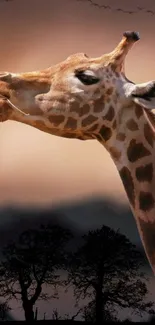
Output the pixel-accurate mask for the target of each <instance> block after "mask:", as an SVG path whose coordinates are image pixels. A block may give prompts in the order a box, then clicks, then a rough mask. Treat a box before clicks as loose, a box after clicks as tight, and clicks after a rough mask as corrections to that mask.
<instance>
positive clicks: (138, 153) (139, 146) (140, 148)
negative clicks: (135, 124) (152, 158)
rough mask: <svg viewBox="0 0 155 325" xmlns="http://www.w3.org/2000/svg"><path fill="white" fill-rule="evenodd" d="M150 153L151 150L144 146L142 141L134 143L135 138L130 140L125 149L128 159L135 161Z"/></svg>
mask: <svg viewBox="0 0 155 325" xmlns="http://www.w3.org/2000/svg"><path fill="white" fill-rule="evenodd" d="M149 155H151V152H150V151H149V150H148V149H147V148H145V147H144V145H143V143H140V142H139V143H136V140H135V139H132V140H131V141H130V144H129V147H128V149H127V156H128V159H129V161H131V162H135V161H137V160H138V159H141V158H143V157H146V156H149Z"/></svg>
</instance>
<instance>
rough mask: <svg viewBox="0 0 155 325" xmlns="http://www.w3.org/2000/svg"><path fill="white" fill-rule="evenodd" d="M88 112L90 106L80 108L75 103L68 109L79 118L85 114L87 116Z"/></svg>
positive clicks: (85, 105)
mask: <svg viewBox="0 0 155 325" xmlns="http://www.w3.org/2000/svg"><path fill="white" fill-rule="evenodd" d="M89 111H90V106H89V105H88V104H84V105H83V106H81V107H80V105H79V104H78V103H77V102H75V103H73V104H72V106H71V109H70V112H71V113H73V112H75V113H77V114H78V115H79V116H80V117H81V116H83V115H85V114H88V113H89Z"/></svg>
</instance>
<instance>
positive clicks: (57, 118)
mask: <svg viewBox="0 0 155 325" xmlns="http://www.w3.org/2000/svg"><path fill="white" fill-rule="evenodd" d="M48 119H49V121H50V122H51V123H54V124H57V125H59V124H60V123H62V122H63V121H64V119H65V117H64V116H63V115H52V116H49V117H48Z"/></svg>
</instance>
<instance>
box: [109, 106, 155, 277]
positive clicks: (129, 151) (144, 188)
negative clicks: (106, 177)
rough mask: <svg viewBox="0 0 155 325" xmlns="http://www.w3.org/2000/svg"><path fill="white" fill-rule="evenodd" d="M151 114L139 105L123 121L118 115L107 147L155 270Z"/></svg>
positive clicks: (154, 152) (154, 135)
mask: <svg viewBox="0 0 155 325" xmlns="http://www.w3.org/2000/svg"><path fill="white" fill-rule="evenodd" d="M131 109H132V113H131ZM133 114H134V115H133ZM151 114H152V113H147V112H145V111H144V110H143V109H142V108H141V107H138V106H135V107H132V108H129V114H126V113H124V115H123V114H122V115H121V118H122V119H123V123H121V124H119V123H120V122H121V121H119V116H117V122H116V124H117V123H118V126H117V125H116V130H114V131H113V136H112V138H111V139H110V140H109V142H108V144H107V146H108V151H109V153H110V155H111V157H112V159H113V161H114V163H115V165H116V167H117V169H118V172H119V174H120V177H121V180H122V183H123V185H124V188H125V191H126V193H127V196H128V199H129V202H130V206H131V210H132V212H133V214H134V217H135V219H136V223H137V227H138V230H139V233H140V236H141V239H142V242H143V245H144V249H145V252H146V254H147V256H148V259H149V261H150V264H151V266H152V268H153V270H154V273H155V131H154V128H153V123H154V125H155V122H154V121H153V120H152V121H151V119H152V118H153V115H151ZM128 116H135V118H134V119H133V118H131V117H130V118H129V117H128Z"/></svg>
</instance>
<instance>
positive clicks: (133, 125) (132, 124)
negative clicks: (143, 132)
mask: <svg viewBox="0 0 155 325" xmlns="http://www.w3.org/2000/svg"><path fill="white" fill-rule="evenodd" d="M126 126H127V128H128V129H129V130H131V131H137V130H138V124H137V123H136V122H135V121H134V119H132V118H131V119H130V120H129V121H127V123H126Z"/></svg>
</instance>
